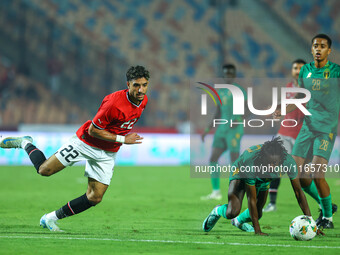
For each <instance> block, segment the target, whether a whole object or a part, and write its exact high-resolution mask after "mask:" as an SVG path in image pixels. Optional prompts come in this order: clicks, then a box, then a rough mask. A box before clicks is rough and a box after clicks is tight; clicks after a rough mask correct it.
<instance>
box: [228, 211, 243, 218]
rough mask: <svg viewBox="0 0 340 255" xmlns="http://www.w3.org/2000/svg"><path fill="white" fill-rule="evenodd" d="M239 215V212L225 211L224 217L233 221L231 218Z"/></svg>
mask: <svg viewBox="0 0 340 255" xmlns="http://www.w3.org/2000/svg"><path fill="white" fill-rule="evenodd" d="M239 213H240V210H234V209H231V210H227V212H226V217H227V219H233V218H235V217H237V215H239Z"/></svg>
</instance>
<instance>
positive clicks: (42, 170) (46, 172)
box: [38, 165, 53, 176]
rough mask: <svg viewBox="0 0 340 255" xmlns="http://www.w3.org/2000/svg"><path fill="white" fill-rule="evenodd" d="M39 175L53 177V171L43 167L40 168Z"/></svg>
mask: <svg viewBox="0 0 340 255" xmlns="http://www.w3.org/2000/svg"><path fill="white" fill-rule="evenodd" d="M38 173H39V174H40V175H42V176H51V175H52V174H53V171H52V169H51V168H49V167H46V166H44V165H41V166H40V167H39V171H38Z"/></svg>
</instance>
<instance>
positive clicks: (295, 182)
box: [290, 178, 325, 236]
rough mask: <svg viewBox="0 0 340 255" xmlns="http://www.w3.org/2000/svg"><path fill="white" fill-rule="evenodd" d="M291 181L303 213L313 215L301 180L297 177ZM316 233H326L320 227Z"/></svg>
mask: <svg viewBox="0 0 340 255" xmlns="http://www.w3.org/2000/svg"><path fill="white" fill-rule="evenodd" d="M290 182H291V184H292V187H293V189H294V193H295V196H296V199H297V201H298V203H299V206H300V208H301V210H302V212H303V214H304V215H307V216H310V217H312V214H311V213H310V209H309V206H308V202H307V199H306V196H305V194H304V192H303V191H302V188H301V184H300V180H299V179H298V178H295V179H293V180H290ZM316 234H317V235H323V236H324V235H325V234H324V233H323V232H322V231H321V230H320V229H318V230H317V232H316Z"/></svg>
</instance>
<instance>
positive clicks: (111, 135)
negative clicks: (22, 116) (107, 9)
mask: <svg viewBox="0 0 340 255" xmlns="http://www.w3.org/2000/svg"><path fill="white" fill-rule="evenodd" d="M126 78H127V87H128V88H127V89H125V90H120V91H117V92H114V93H112V94H110V95H107V96H106V97H105V98H104V100H103V102H102V104H101V105H100V107H99V110H98V112H97V114H96V115H95V117H94V118H93V119H92V120H89V121H87V122H85V123H84V124H83V125H82V126H81V127H80V128H79V129H78V131H77V133H76V135H75V136H73V137H72V138H71V139H70V140H69V141H68V142H67V143H66V144H65V145H63V146H62V147H61V148H60V149H59V150H58V151H57V152H56V153H55V154H54V155H53V156H51V157H50V158H49V159H46V157H45V156H44V154H43V152H42V151H40V150H39V149H37V148H36V147H35V146H34V145H33V139H32V138H31V137H30V136H24V137H6V138H3V139H2V140H0V147H1V148H22V149H24V150H25V151H26V152H27V154H28V155H29V157H30V159H31V161H32V163H33V165H34V167H35V168H36V170H37V172H38V174H40V175H43V176H51V175H53V174H55V173H57V172H59V171H61V170H63V169H64V168H65V167H67V166H70V165H72V164H73V163H75V162H78V161H81V160H86V167H85V176H86V177H88V186H87V191H86V193H85V194H83V195H82V196H80V197H78V198H76V199H73V200H71V201H69V202H68V203H66V204H65V205H64V206H62V207H61V208H60V209H58V210H56V211H52V212H50V213H48V214H45V215H44V216H42V218H41V219H40V225H41V226H42V227H44V228H48V229H49V230H50V231H61V230H60V228H59V227H58V226H57V224H56V223H57V220H59V219H63V218H65V217H68V216H72V215H75V214H78V213H81V212H83V211H85V210H87V209H89V208H90V207H92V206H95V205H97V204H98V203H100V202H101V201H102V198H103V196H104V194H105V191H106V190H107V188H108V186H109V184H110V181H111V178H112V174H113V168H114V165H115V158H116V154H117V151H118V150H119V148H120V146H121V145H122V144H140V143H141V142H142V139H143V137H141V136H139V135H138V134H136V133H129V132H130V131H131V129H132V127H133V125H134V124H135V123H136V122H137V121H138V119H139V118H140V116H141V114H142V112H143V111H144V109H145V107H146V104H147V102H148V98H147V96H146V92H147V89H148V84H149V78H150V74H149V71H148V70H146V69H145V68H144V67H143V66H132V67H130V68H129V69H128V71H127V73H126Z"/></svg>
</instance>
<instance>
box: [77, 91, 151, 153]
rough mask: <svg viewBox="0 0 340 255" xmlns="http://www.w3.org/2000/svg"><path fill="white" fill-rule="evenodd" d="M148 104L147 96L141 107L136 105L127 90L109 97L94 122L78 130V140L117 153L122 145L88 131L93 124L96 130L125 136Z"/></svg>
mask: <svg viewBox="0 0 340 255" xmlns="http://www.w3.org/2000/svg"><path fill="white" fill-rule="evenodd" d="M147 102H148V98H147V96H146V95H145V97H144V99H143V101H142V102H141V103H140V104H139V105H136V104H134V103H133V102H131V101H130V100H129V98H128V90H127V89H125V90H120V91H117V92H114V93H112V94H110V95H107V96H106V97H105V98H104V100H103V102H102V104H101V105H100V107H99V109H98V112H97V114H96V116H95V117H94V118H93V120H92V121H91V120H88V121H87V122H85V123H84V124H83V125H82V126H81V127H80V128H79V129H78V131H77V136H78V138H79V139H80V140H82V141H83V142H84V143H86V144H88V145H90V146H93V147H96V148H99V149H102V150H105V151H111V152H117V151H118V150H119V148H120V146H121V145H122V144H121V143H117V142H109V141H105V140H102V139H99V138H96V137H93V136H90V135H89V132H88V130H89V127H90V125H91V123H92V124H93V125H94V126H95V127H96V128H99V129H104V130H106V131H108V132H110V133H112V134H116V135H124V136H125V135H127V134H128V133H129V132H130V131H131V129H132V127H133V125H134V124H135V123H136V122H137V121H138V119H139V118H140V116H141V114H142V112H143V110H144V109H145V106H146V104H147Z"/></svg>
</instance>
